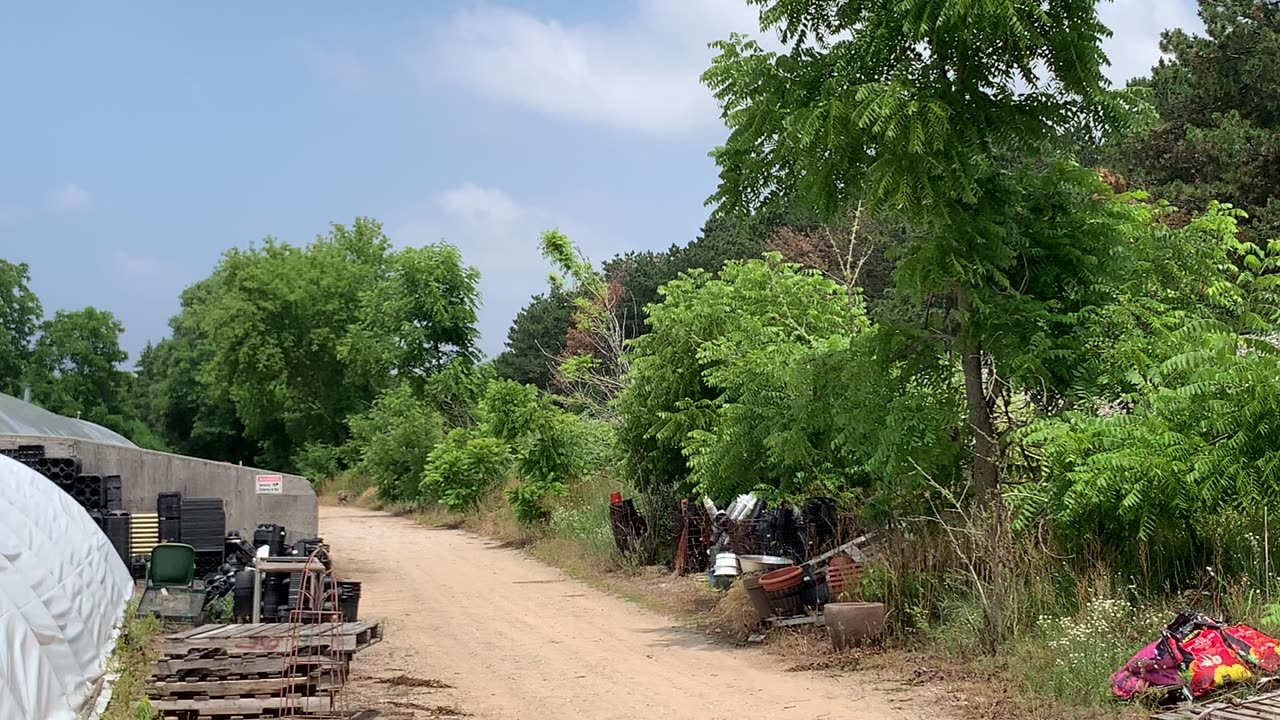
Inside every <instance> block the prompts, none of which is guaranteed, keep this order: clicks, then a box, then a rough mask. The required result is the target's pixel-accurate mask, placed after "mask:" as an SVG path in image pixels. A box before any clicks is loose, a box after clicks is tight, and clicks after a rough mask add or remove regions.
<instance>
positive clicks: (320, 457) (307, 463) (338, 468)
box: [293, 443, 350, 485]
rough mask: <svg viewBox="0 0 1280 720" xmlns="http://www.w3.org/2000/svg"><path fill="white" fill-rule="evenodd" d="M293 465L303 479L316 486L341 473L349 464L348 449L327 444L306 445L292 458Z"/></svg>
mask: <svg viewBox="0 0 1280 720" xmlns="http://www.w3.org/2000/svg"><path fill="white" fill-rule="evenodd" d="M293 464H294V465H295V466H296V467H297V468H298V472H299V473H301V474H302V476H303V477H305V478H307V479H308V480H310V481H311V484H312V485H318V484H320V483H324V482H326V481H329V480H332V479H334V478H336V477H338V476H339V475H341V474H342V473H343V471H344V470H346V469H347V467H348V465H349V464H350V449H349V448H347V447H346V446H345V445H344V446H341V447H339V446H335V445H330V444H328V443H307V444H306V445H303V446H302V449H301V450H299V451H298V453H297V454H296V455H294V457H293Z"/></svg>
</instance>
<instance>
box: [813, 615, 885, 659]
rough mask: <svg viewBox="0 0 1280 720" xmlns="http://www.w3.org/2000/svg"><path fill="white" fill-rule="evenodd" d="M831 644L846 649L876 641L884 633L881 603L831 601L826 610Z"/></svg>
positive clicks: (839, 648)
mask: <svg viewBox="0 0 1280 720" xmlns="http://www.w3.org/2000/svg"><path fill="white" fill-rule="evenodd" d="M824 616H825V619H826V623H827V631H828V632H830V633H831V645H832V646H833V647H835V649H836V650H845V649H848V648H852V647H858V646H859V645H865V644H868V643H872V642H875V641H877V640H879V639H880V636H881V635H883V634H884V605H883V604H881V603H831V604H829V605H827V607H826V609H825V610H824Z"/></svg>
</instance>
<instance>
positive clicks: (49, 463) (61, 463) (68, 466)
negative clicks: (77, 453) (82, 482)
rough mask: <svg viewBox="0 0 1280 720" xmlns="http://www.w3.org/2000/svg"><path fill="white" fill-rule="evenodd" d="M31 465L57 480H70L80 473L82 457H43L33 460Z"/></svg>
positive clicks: (42, 473)
mask: <svg viewBox="0 0 1280 720" xmlns="http://www.w3.org/2000/svg"><path fill="white" fill-rule="evenodd" d="M31 467H32V468H33V469H34V470H35V471H36V472H38V473H40V474H41V475H44V476H45V477H47V478H49V479H50V480H53V481H55V482H68V481H71V480H74V479H75V477H76V476H77V475H79V474H80V458H65V457H53V458H51V457H43V458H39V459H36V460H33V461H32V465H31Z"/></svg>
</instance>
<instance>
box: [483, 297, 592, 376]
mask: <svg viewBox="0 0 1280 720" xmlns="http://www.w3.org/2000/svg"><path fill="white" fill-rule="evenodd" d="M572 317H573V301H572V300H571V299H570V298H569V296H568V295H566V294H565V293H563V292H560V291H558V290H552V291H550V292H548V293H547V294H546V295H535V296H533V299H532V300H530V301H529V304H528V305H525V306H524V307H523V308H522V309H521V310H520V312H519V313H518V314H517V315H516V318H515V320H514V321H512V323H511V328H510V329H509V330H508V331H507V349H506V350H504V351H503V352H502V354H500V355H498V357H497V358H495V359H494V361H493V365H494V369H495V370H496V371H497V373H498V376H499V377H503V378H506V379H508V380H514V381H516V382H518V383H524V384H527V385H534V386H536V387H538V388H539V389H541V390H544V391H547V390H551V388H552V386H553V383H554V382H555V377H556V365H557V363H558V362H559V360H558V358H559V357H560V353H561V352H563V351H564V339H565V334H566V333H567V332H568V331H569V323H570V319H571V318H572Z"/></svg>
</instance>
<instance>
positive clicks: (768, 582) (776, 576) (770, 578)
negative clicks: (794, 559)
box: [760, 566, 804, 593]
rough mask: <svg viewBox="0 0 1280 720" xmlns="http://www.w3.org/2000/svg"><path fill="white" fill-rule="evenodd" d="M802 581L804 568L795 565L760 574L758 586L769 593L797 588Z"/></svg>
mask: <svg viewBox="0 0 1280 720" xmlns="http://www.w3.org/2000/svg"><path fill="white" fill-rule="evenodd" d="M802 582H804V570H802V569H801V568H799V567H795V566H793V567H786V568H782V569H781V570H774V571H773V572H769V573H765V574H764V575H762V576H760V587H762V588H764V589H765V590H766V591H768V592H771V593H774V592H781V591H784V590H789V589H791V588H797V589H798V588H799V587H800V584H801V583H802Z"/></svg>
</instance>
